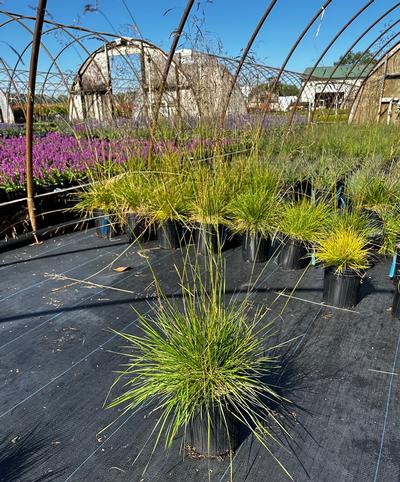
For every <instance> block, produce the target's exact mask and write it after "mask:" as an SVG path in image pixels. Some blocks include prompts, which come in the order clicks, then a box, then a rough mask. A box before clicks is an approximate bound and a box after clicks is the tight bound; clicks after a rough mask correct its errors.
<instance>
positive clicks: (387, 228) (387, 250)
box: [379, 208, 400, 254]
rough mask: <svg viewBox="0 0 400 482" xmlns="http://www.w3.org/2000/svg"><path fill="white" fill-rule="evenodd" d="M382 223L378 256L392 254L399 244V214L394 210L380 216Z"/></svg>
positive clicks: (397, 210) (396, 209)
mask: <svg viewBox="0 0 400 482" xmlns="http://www.w3.org/2000/svg"><path fill="white" fill-rule="evenodd" d="M382 219H383V222H384V230H383V243H382V246H381V248H380V250H379V252H380V254H394V253H395V252H396V251H397V250H398V249H399V244H400V212H399V208H395V209H393V210H391V211H389V212H386V213H383V214H382Z"/></svg>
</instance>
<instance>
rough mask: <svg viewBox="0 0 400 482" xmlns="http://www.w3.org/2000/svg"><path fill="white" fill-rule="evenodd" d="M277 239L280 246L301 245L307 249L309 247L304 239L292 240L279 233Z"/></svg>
mask: <svg viewBox="0 0 400 482" xmlns="http://www.w3.org/2000/svg"><path fill="white" fill-rule="evenodd" d="M278 237H279V239H280V241H281V243H282V244H293V245H302V246H305V247H306V248H307V249H308V248H309V247H310V245H311V243H309V242H308V241H305V240H304V239H299V238H292V237H291V236H288V235H287V234H284V233H279V236H278Z"/></svg>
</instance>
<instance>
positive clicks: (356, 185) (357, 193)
mask: <svg viewBox="0 0 400 482" xmlns="http://www.w3.org/2000/svg"><path fill="white" fill-rule="evenodd" d="M346 184H347V188H348V191H349V195H350V198H351V200H352V202H353V203H354V204H355V205H356V206H357V207H358V208H359V209H365V210H366V211H369V212H372V213H374V215H375V217H377V219H380V218H379V216H381V215H382V214H383V213H385V212H387V211H390V210H392V209H393V206H396V205H398V204H399V202H400V181H399V175H398V173H397V172H396V171H395V170H391V171H389V172H374V170H373V169H368V168H361V169H359V170H357V171H356V172H355V173H354V174H353V175H352V176H350V177H349V179H348V181H347V183H346Z"/></svg>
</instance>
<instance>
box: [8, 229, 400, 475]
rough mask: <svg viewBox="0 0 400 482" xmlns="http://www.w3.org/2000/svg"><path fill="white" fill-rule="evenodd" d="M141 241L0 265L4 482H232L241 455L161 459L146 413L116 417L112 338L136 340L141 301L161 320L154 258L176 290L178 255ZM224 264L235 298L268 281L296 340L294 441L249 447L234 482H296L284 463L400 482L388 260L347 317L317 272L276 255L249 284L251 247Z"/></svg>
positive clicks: (30, 249) (29, 252)
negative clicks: (330, 301) (125, 335)
mask: <svg viewBox="0 0 400 482" xmlns="http://www.w3.org/2000/svg"><path fill="white" fill-rule="evenodd" d="M128 246H129V245H128V244H127V242H126V239H125V238H124V237H119V238H114V239H112V240H104V239H99V238H97V237H96V236H95V234H94V231H93V230H89V231H87V232H81V233H72V234H68V235H64V236H61V237H58V238H53V239H50V240H48V241H45V242H44V243H43V244H40V245H33V246H26V247H24V248H20V249H16V250H13V251H10V252H8V253H4V254H2V255H0V277H1V284H0V300H1V312H0V317H1V320H0V376H1V381H0V386H1V391H0V481H1V482H12V481H29V482H34V481H38V480H55V481H65V482H67V481H74V482H82V481H88V482H91V481H93V482H95V481H96V482H97V481H130V482H132V481H134V482H136V481H160V482H161V481H162V482H164V481H176V482H182V481H188V482H189V481H190V482H192V481H196V482H200V481H204V482H205V481H207V480H209V478H210V480H212V481H217V482H223V481H228V480H229V477H230V463H229V458H221V459H213V460H210V461H207V460H204V459H198V458H197V459H196V458H190V457H183V455H182V452H180V445H181V442H182V439H181V438H178V439H177V440H176V441H175V443H174V445H173V447H172V448H170V449H168V450H164V447H163V444H162V443H161V444H160V445H159V447H158V448H157V449H156V451H155V453H154V454H153V455H151V452H152V447H153V445H152V444H153V441H152V440H150V441H148V438H149V435H150V432H151V430H152V428H153V425H154V423H155V415H154V414H152V415H150V414H149V410H146V409H141V410H138V411H136V412H132V413H130V414H128V415H124V416H121V417H120V418H118V416H119V413H118V412H117V411H116V410H111V409H105V408H104V407H103V404H104V400H105V398H106V395H107V392H108V390H109V388H110V386H111V384H112V382H113V380H114V377H115V375H114V373H113V371H114V370H117V369H118V366H119V364H120V363H121V357H120V356H119V355H117V354H116V353H115V352H117V351H118V350H119V347H120V346H121V340H120V339H119V338H117V337H116V336H115V335H114V333H113V332H112V331H111V328H113V329H117V330H122V329H124V330H126V331H127V332H130V333H136V332H137V327H136V315H135V312H134V311H133V310H132V306H133V307H134V308H135V309H136V310H139V311H140V312H141V313H146V312H149V311H150V310H151V309H153V304H154V301H155V295H156V292H155V288H154V284H152V283H151V281H152V275H151V273H150V270H149V268H148V263H147V261H148V260H150V262H151V265H152V267H153V268H154V271H155V272H156V275H157V277H158V278H159V280H160V283H161V285H162V286H163V288H164V290H165V292H167V293H168V294H170V295H171V296H174V297H176V296H177V294H178V293H179V285H178V278H177V275H176V273H175V267H174V264H176V265H178V266H179V265H181V263H182V252H181V251H180V250H174V251H171V250H162V249H159V248H158V246H157V242H156V241H152V242H150V243H146V244H145V245H143V246H142V247H138V246H132V247H129V248H128ZM127 248H128V250H126V249H127ZM125 250H126V252H125V253H124V254H123V255H122V256H121V257H120V258H118V255H120V254H121V253H123V252H124V251H125ZM224 256H225V258H226V264H227V269H228V281H227V288H228V291H229V292H234V293H236V294H237V293H238V292H239V296H240V291H244V292H245V291H246V286H247V284H248V281H249V279H250V276H251V275H253V278H254V277H255V276H258V275H259V283H258V284H257V290H256V291H255V292H254V293H253V294H252V299H253V302H254V305H255V306H258V305H260V304H262V305H265V306H270V307H271V317H272V316H276V315H279V316H277V321H276V335H275V336H276V338H277V339H278V340H279V341H285V340H287V339H293V338H295V340H294V341H293V342H292V343H291V344H290V346H288V347H286V348H285V349H284V351H283V358H284V360H285V361H284V364H283V370H282V377H281V378H280V380H279V383H280V384H281V386H282V390H283V391H284V393H285V394H286V395H287V397H288V398H289V399H290V400H292V401H293V404H292V405H290V406H288V407H286V408H287V411H286V413H282V414H279V413H278V415H277V416H279V417H282V423H283V424H285V423H286V422H285V420H286V419H288V424H289V428H288V431H289V433H290V437H289V436H287V435H285V433H283V432H282V431H279V430H277V429H276V428H272V429H273V430H274V434H275V436H276V438H277V440H279V441H280V444H278V443H277V442H274V443H272V442H271V444H270V449H271V452H272V454H273V455H271V454H269V453H268V452H267V451H266V450H265V448H263V447H262V446H261V445H260V444H259V443H258V442H257V441H256V440H254V438H253V437H247V438H246V440H245V441H244V442H243V444H242V445H241V446H240V447H239V449H238V450H237V451H236V452H235V453H234V455H233V480H235V481H238V482H239V481H240V482H242V481H243V482H244V481H248V482H266V481H269V482H281V481H282V482H283V481H286V480H289V479H288V477H287V475H285V473H284V471H283V470H282V468H281V467H280V466H279V465H278V463H277V461H276V460H275V459H274V457H276V459H278V460H279V461H280V462H281V463H282V464H283V465H284V467H285V468H286V469H287V471H288V472H289V473H290V474H291V476H292V477H293V479H294V480H295V481H299V482H300V481H301V482H303V481H304V482H305V481H313V482H345V481H348V482H358V481H359V482H361V481H362V482H364V481H371V482H394V481H397V480H400V468H399V465H400V457H399V446H400V444H399V432H400V430H399V429H400V426H399V420H400V410H399V399H400V385H399V374H400V369H399V364H398V355H399V335H400V321H399V320H397V319H394V318H393V317H392V316H391V312H390V306H391V302H392V298H393V292H394V288H393V284H392V283H391V282H390V280H389V279H388V271H389V264H390V260H385V259H382V260H380V261H379V262H378V263H377V264H376V265H375V266H374V267H373V268H371V269H370V270H369V271H368V273H367V277H366V278H365V279H364V281H363V284H362V289H361V299H360V301H359V303H358V304H357V306H356V307H355V308H354V309H352V310H341V309H335V308H331V307H326V306H322V305H321V303H320V301H321V299H322V278H323V273H322V270H321V269H319V268H315V267H310V268H308V269H307V270H306V271H283V270H281V269H280V268H279V267H278V266H277V264H276V261H275V260H274V259H272V260H270V261H269V262H268V263H267V264H260V265H257V266H256V268H255V271H254V272H253V273H252V269H253V267H252V265H251V264H249V263H244V262H243V260H242V255H241V250H240V248H236V249H230V250H227V251H226V252H225V253H224ZM112 261H115V263H114V265H113V266H112V267H110V266H108V265H109V264H110V263H111V262H112ZM118 266H119V267H128V268H129V269H126V270H120V271H115V270H114V269H113V268H115V267H118ZM105 267H106V269H103V268H105ZM60 275H63V276H64V277H66V278H64V279H63V278H61V277H60ZM88 277H90V278H89V279H88V280H87V281H88V283H86V284H85V283H77V282H75V281H73V280H84V279H86V278H88ZM91 283H92V284H91ZM294 286H296V290H295V292H294V293H293V296H292V297H290V294H291V290H292V289H293V287H294ZM109 287H113V288H114V289H110V288H109ZM278 293H281V295H280V296H278ZM105 427H106V429H105V430H104V431H102V429H104V428H105ZM147 464H148V467H147V470H146V471H145V473H143V471H144V468H145V467H146V465H147Z"/></svg>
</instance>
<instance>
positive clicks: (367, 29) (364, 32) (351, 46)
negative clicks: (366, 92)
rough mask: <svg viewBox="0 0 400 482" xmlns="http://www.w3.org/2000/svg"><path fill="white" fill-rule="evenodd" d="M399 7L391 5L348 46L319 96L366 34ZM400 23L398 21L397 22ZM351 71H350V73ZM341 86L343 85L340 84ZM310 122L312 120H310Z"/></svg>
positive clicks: (399, 3)
mask: <svg viewBox="0 0 400 482" xmlns="http://www.w3.org/2000/svg"><path fill="white" fill-rule="evenodd" d="M399 6H400V2H397V3H396V4H395V5H393V6H392V7H391V8H389V9H388V10H386V11H385V12H384V13H383V14H382V15H381V16H380V17H379V18H377V19H376V20H375V21H374V22H372V23H371V24H370V25H369V26H368V27H367V28H366V29H365V30H364V31H363V32H362V33H361V34H360V35H359V36H358V37H357V38H356V40H355V41H354V42H353V43H352V44H351V45H350V47H349V48H348V49H347V50H346V52H345V53H344V54H343V55H342V57H341V59H340V60H339V62H337V63H336V64H335V66H334V69H333V70H332V72H331V74H330V76H329V78H328V79H327V80H326V82H325V85H324V87H323V89H322V91H321V92H320V94H323V93H324V92H325V88H326V87H327V85H329V83H330V82H331V81H332V79H333V76H334V75H335V72H336V71H337V69H338V68H339V67H340V66H341V65H342V64H343V60H344V59H345V58H346V56H347V55H348V54H349V53H350V52H352V50H353V49H354V47H355V46H356V45H357V44H358V43H359V42H360V41H361V40H362V39H363V38H364V37H365V36H366V35H367V34H368V32H370V31H371V30H372V29H373V28H374V27H375V26H376V25H378V24H379V23H380V22H381V21H382V20H383V19H384V18H385V17H387V16H388V15H389V14H390V13H392V12H393V11H394V10H396V8H398V7H399ZM399 21H400V20H399ZM396 23H398V22H395V23H394V24H393V26H394V25H395V24H396ZM356 63H357V62H356ZM351 71H352V69H351V70H350V72H351ZM347 78H348V75H347V76H346V79H347ZM342 86H343V84H342ZM315 109H316V105H314V109H313V113H312V115H313V114H314V112H315ZM311 120H312V118H311Z"/></svg>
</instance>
